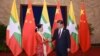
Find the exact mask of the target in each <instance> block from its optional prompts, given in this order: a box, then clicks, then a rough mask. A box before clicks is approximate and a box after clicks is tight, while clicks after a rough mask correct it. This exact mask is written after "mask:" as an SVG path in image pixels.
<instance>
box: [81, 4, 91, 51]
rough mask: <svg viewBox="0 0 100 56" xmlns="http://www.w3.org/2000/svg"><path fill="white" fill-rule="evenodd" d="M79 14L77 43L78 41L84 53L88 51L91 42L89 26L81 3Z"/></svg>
mask: <svg viewBox="0 0 100 56" xmlns="http://www.w3.org/2000/svg"><path fill="white" fill-rule="evenodd" d="M80 14H81V16H80V23H79V41H80V47H81V49H82V51H83V52H86V51H88V50H89V48H90V46H91V41H90V31H89V25H88V22H87V17H86V11H85V6H84V4H83V3H82V4H81V11H80Z"/></svg>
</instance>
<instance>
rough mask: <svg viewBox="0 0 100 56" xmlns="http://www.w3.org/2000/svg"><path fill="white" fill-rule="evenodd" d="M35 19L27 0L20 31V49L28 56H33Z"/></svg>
mask: <svg viewBox="0 0 100 56" xmlns="http://www.w3.org/2000/svg"><path fill="white" fill-rule="evenodd" d="M34 36H35V18H34V14H33V10H32V4H31V2H30V0H28V8H27V12H26V17H25V21H24V26H23V31H22V43H23V44H22V47H23V49H24V50H25V52H26V54H27V55H28V56H32V55H34V54H35V51H36V50H35V47H36V43H35V42H36V41H35V39H34V38H35V37H34Z"/></svg>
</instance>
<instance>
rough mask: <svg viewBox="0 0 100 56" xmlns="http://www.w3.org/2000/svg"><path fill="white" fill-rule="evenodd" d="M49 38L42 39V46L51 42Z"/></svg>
mask: <svg viewBox="0 0 100 56" xmlns="http://www.w3.org/2000/svg"><path fill="white" fill-rule="evenodd" d="M51 41H52V40H51V38H48V39H43V44H47V43H48V42H51Z"/></svg>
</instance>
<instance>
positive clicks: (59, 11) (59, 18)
mask: <svg viewBox="0 0 100 56" xmlns="http://www.w3.org/2000/svg"><path fill="white" fill-rule="evenodd" d="M58 20H63V18H62V13H61V9H60V2H59V0H58V3H57V8H56V13H55V18H54V23H53V27H52V34H53V33H54V30H55V29H56V27H57V21H58Z"/></svg>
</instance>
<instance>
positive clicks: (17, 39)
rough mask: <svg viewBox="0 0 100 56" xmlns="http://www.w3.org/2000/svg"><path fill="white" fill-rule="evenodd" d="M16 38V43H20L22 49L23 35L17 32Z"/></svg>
mask: <svg viewBox="0 0 100 56" xmlns="http://www.w3.org/2000/svg"><path fill="white" fill-rule="evenodd" d="M14 36H15V38H16V41H17V42H18V43H19V45H20V47H21V42H22V41H21V34H19V33H17V32H15V33H14Z"/></svg>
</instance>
